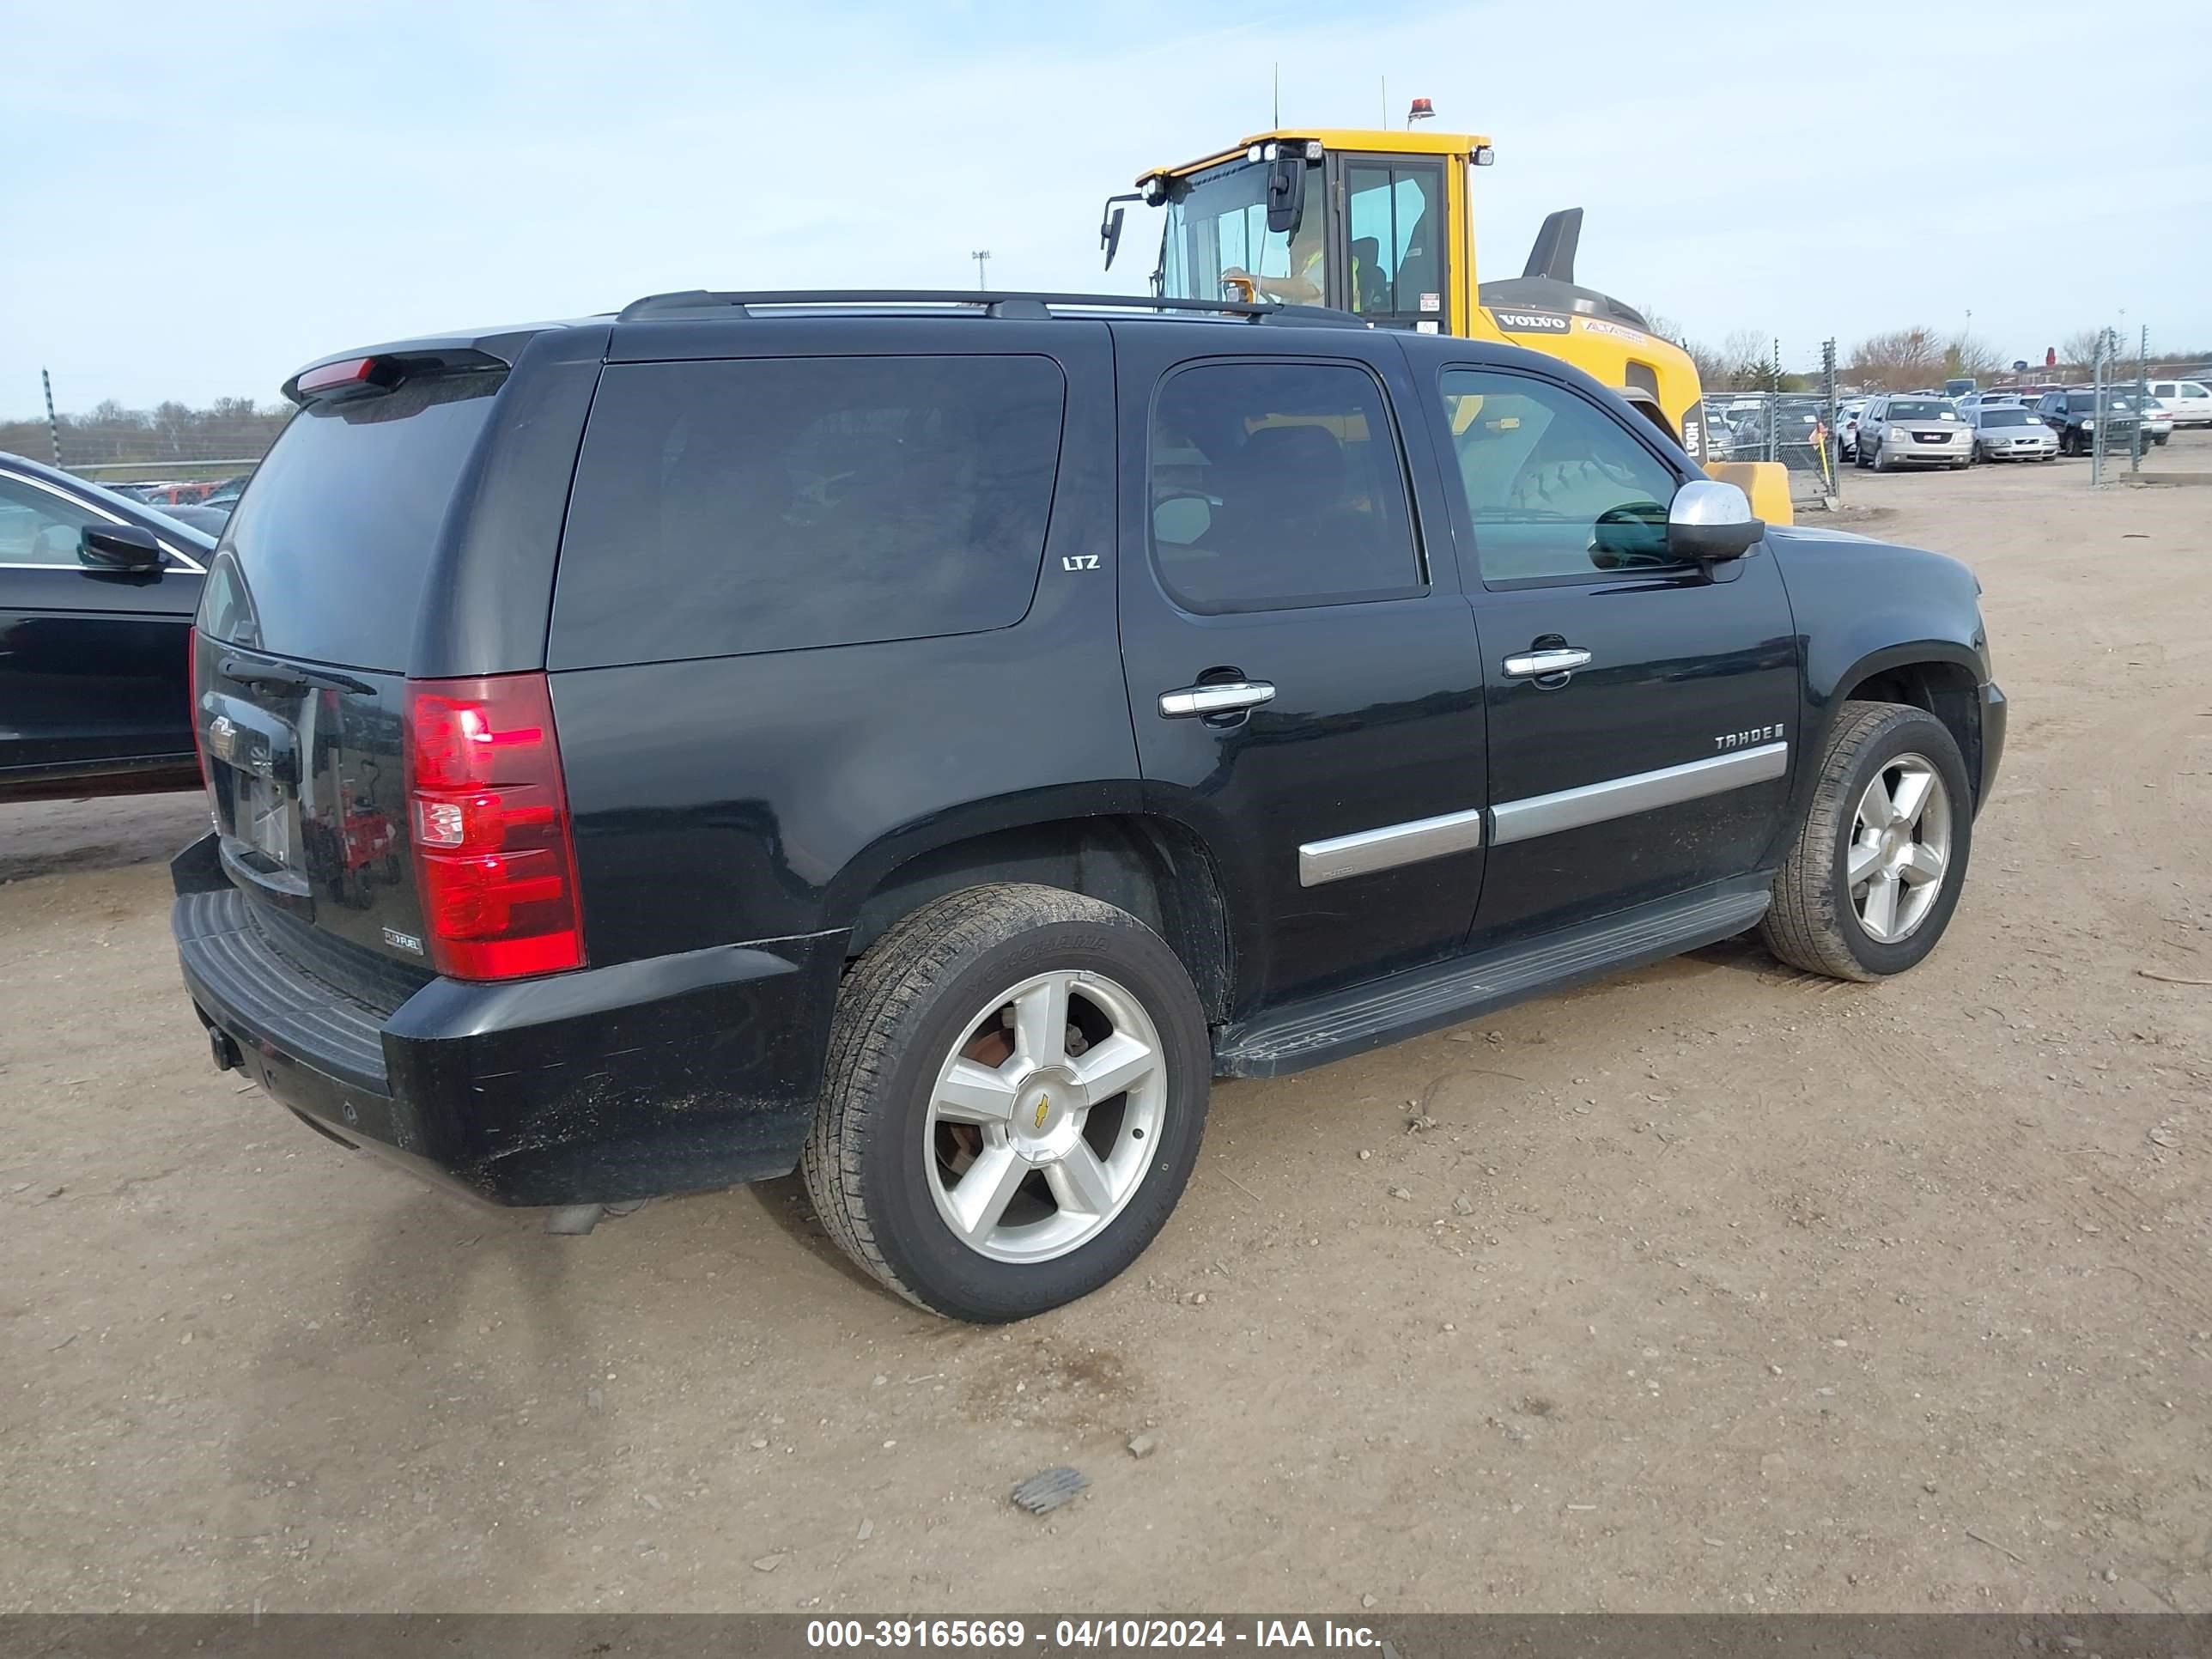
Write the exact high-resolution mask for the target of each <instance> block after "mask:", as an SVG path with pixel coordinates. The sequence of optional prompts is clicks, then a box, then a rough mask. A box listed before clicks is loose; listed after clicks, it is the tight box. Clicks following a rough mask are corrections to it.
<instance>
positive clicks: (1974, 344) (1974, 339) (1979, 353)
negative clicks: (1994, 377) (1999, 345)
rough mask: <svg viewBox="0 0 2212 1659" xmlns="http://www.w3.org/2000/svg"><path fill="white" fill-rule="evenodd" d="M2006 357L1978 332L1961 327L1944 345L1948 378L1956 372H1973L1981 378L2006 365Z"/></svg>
mask: <svg viewBox="0 0 2212 1659" xmlns="http://www.w3.org/2000/svg"><path fill="white" fill-rule="evenodd" d="M2004 366H2005V365H2004V359H2003V358H2002V357H2000V356H1997V349H1996V347H1995V346H1993V345H1991V344H1990V343H1989V342H1988V341H1987V340H1984V339H1983V338H1982V337H1980V336H1979V335H1978V334H1970V333H1968V332H1966V330H1964V329H1961V330H1960V331H1959V332H1957V333H1956V334H1954V335H1953V336H1952V337H1951V338H1950V340H1949V341H1948V343H1946V344H1945V346H1944V347H1943V373H1944V375H1945V377H1946V378H1948V377H1950V376H1952V375H1954V374H1971V375H1972V376H1973V377H1974V378H1975V379H1976V380H1979V379H1981V378H1982V376H1984V374H1996V372H1997V371H1998V370H1999V369H2001V368H2003V367H2004Z"/></svg>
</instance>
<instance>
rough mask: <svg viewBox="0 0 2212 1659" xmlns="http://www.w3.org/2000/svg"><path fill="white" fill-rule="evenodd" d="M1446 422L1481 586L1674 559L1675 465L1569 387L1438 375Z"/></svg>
mask: <svg viewBox="0 0 2212 1659" xmlns="http://www.w3.org/2000/svg"><path fill="white" fill-rule="evenodd" d="M1443 398H1444V410H1445V416H1446V420H1447V422H1448V429H1449V432H1450V433H1451V436H1452V446H1453V449H1454V452H1455V455H1456V458H1457V459H1458V462H1459V467H1458V471H1459V477H1460V483H1461V485H1462V488H1463V489H1465V491H1466V495H1467V506H1468V517H1469V518H1470V519H1471V520H1473V523H1474V544H1475V550H1476V553H1477V555H1478V556H1479V557H1480V562H1481V568H1482V579H1483V580H1484V581H1486V582H1521V581H1544V580H1551V581H1557V580H1563V579H1576V578H1579V579H1583V580H1589V579H1591V578H1593V577H1596V576H1599V575H1602V574H1607V573H1612V572H1618V571H1623V570H1640V569H1657V568H1667V567H1670V566H1672V565H1674V564H1676V563H1678V562H1679V561H1677V560H1676V559H1674V557H1673V556H1672V555H1670V554H1669V553H1668V550H1667V505H1668V502H1669V501H1672V500H1673V499H1674V489H1675V484H1676V481H1675V478H1674V473H1673V471H1671V470H1670V469H1669V468H1668V466H1667V465H1665V464H1664V463H1663V462H1662V461H1661V460H1660V459H1659V458H1658V457H1657V456H1656V455H1655V454H1653V453H1651V452H1650V450H1648V449H1646V448H1645V447H1644V446H1643V445H1642V444H1641V443H1639V442H1638V441H1637V440H1636V438H1635V437H1634V436H1633V435H1632V434H1631V433H1630V432H1629V431H1628V430H1627V429H1626V428H1624V427H1623V426H1622V425H1621V424H1620V422H1619V421H1617V420H1616V419H1615V418H1614V417H1613V416H1611V415H1609V414H1607V412H1606V411H1605V410H1602V409H1601V408H1599V407H1598V406H1597V405H1596V404H1593V403H1589V402H1588V401H1586V400H1585V399H1583V398H1581V397H1579V396H1577V394H1576V393H1574V392H1570V391H1568V390H1567V389H1566V388H1565V386H1555V385H1553V384H1552V383H1551V382H1549V381H1546V380H1532V379H1529V378H1527V377H1525V376H1522V375H1518V374H1499V373H1497V372H1495V371H1492V370H1488V369H1474V368H1452V369H1446V370H1445V371H1444V374H1443Z"/></svg>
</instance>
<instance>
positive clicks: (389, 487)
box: [203, 372, 507, 671]
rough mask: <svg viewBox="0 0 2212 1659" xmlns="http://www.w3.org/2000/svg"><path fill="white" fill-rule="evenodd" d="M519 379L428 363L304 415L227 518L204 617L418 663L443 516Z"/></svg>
mask: <svg viewBox="0 0 2212 1659" xmlns="http://www.w3.org/2000/svg"><path fill="white" fill-rule="evenodd" d="M506 379H507V376H506V374H504V373H503V372H488V373H471V374H441V375H430V376H425V377H422V378H420V379H414V380H403V381H402V382H401V383H400V384H399V385H398V386H396V387H394V388H393V389H392V391H390V392H384V393H382V394H381V395H380V396H376V397H371V398H346V399H343V400H337V401H331V402H319V403H312V404H308V405H307V407H306V408H304V409H302V410H301V411H300V412H299V413H298V414H296V415H295V416H293V417H292V419H291V422H290V423H289V425H287V426H286V427H285V428H284V430H283V434H282V435H280V436H279V437H278V438H277V440H276V447H275V448H273V449H271V450H270V452H269V458H268V459H266V460H264V461H263V462H262V463H261V466H260V469H259V471H257V472H256V473H255V474H254V475H253V487H252V489H249V490H247V491H246V495H245V497H244V499H242V500H241V501H240V502H239V504H238V510H237V511H236V512H235V513H232V515H231V519H230V523H229V524H228V526H226V527H225V532H224V536H223V540H224V544H225V548H224V552H223V555H222V556H221V557H220V558H218V560H217V562H216V564H215V566H214V568H212V570H211V571H210V583H211V591H210V595H209V598H208V600H207V604H206V605H205V607H204V615H205V618H206V620H205V621H204V623H203V625H204V627H206V628H207V629H209V631H210V633H212V634H213V635H215V636H216V638H217V639H222V640H228V641H230V642H231V643H233V644H235V645H244V646H252V647H261V648H264V649H266V650H270V651H276V652H282V653H285V654H286V655H289V656H295V657H306V658H310V659H317V660H319V661H323V662H331V663H342V664H344V665H347V666H349V667H354V668H372V669H383V670H387V671H400V670H404V668H405V667H406V666H407V656H408V651H409V648H410V647H411V645H412V644H413V642H414V638H415V620H416V612H417V611H419V610H420V609H421V607H422V589H423V583H424V580H425V579H426V577H427V576H428V572H429V568H430V561H431V558H432V556H434V555H435V553H436V551H437V548H438V538H439V533H440V526H441V524H442V523H443V521H444V520H445V517H446V512H447V508H448V507H450V506H451V505H452V504H453V493H454V491H455V490H456V489H458V488H459V481H460V476H461V470H462V468H463V467H464V466H465V465H466V464H467V462H468V459H469V456H470V454H471V452H472V451H473V450H474V449H475V447H476V446H477V442H478V441H480V440H481V439H482V437H483V432H484V428H485V426H486V424H487V423H488V422H489V421H490V419H491V411H492V408H493V404H494V394H495V393H496V392H498V390H499V388H500V387H501V385H503V384H504V383H505V381H506Z"/></svg>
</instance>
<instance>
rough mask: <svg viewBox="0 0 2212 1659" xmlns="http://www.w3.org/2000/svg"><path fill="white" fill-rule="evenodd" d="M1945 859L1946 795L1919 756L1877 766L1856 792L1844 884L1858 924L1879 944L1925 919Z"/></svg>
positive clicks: (1892, 941)
mask: <svg viewBox="0 0 2212 1659" xmlns="http://www.w3.org/2000/svg"><path fill="white" fill-rule="evenodd" d="M1950 862H1951V795H1950V792H1949V791H1948V790H1947V789H1946V788H1944V787H1943V780H1942V776H1941V775H1939V774H1938V773H1937V772H1936V769H1935V767H1934V766H1933V765H1931V764H1929V762H1928V760H1927V759H1926V757H1923V756H1920V755H1899V756H1896V757H1893V758H1892V759H1890V760H1888V761H1886V762H1884V763H1883V764H1882V767H1881V770H1880V771H1878V772H1876V773H1875V775H1874V776H1873V778H1872V779H1870V780H1869V781H1868V783H1867V787H1866V788H1865V790H1864V792H1863V793H1861V794H1860V796H1859V802H1858V806H1857V811H1856V812H1855V814H1854V816H1853V818H1852V823H1851V844H1850V848H1849V850H1848V851H1847V852H1846V854H1844V887H1845V889H1846V890H1847V891H1848V892H1849V893H1850V900H1851V907H1852V908H1853V909H1854V910H1855V911H1856V912H1857V915H1858V919H1859V926H1860V927H1863V928H1864V929H1865V930H1866V935H1867V937H1868V938H1869V939H1873V940H1874V941H1875V942H1876V943H1877V944H1881V945H1896V944H1899V943H1901V942H1902V941H1903V940H1905V939H1910V938H1911V936H1912V933H1913V932H1914V930H1915V929H1917V927H1919V926H1920V924H1921V923H1922V922H1923V921H1926V920H1927V919H1928V913H1929V911H1930V910H1931V909H1933V908H1935V905H1936V897H1937V896H1938V895H1940V894H1941V893H1942V890H1943V879H1944V876H1945V874H1946V872H1948V869H1949V867H1950Z"/></svg>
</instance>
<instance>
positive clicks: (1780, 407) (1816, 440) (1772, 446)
mask: <svg viewBox="0 0 2212 1659" xmlns="http://www.w3.org/2000/svg"><path fill="white" fill-rule="evenodd" d="M1835 433H1836V409H1835V404H1834V402H1833V400H1832V398H1827V397H1823V396H1822V395H1821V394H1820V393H1818V392H1715V393H1712V394H1711V396H1709V397H1707V398H1705V453H1706V455H1707V456H1708V457H1709V458H1710V459H1713V460H1716V461H1779V462H1780V463H1781V464H1782V465H1784V467H1786V468H1788V469H1789V473H1790V499H1791V500H1792V501H1805V502H1814V501H1826V500H1828V499H1829V498H1831V497H1832V496H1834V495H1836V494H1837V491H1838V485H1837V465H1836V462H1837V453H1836V442H1835Z"/></svg>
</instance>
